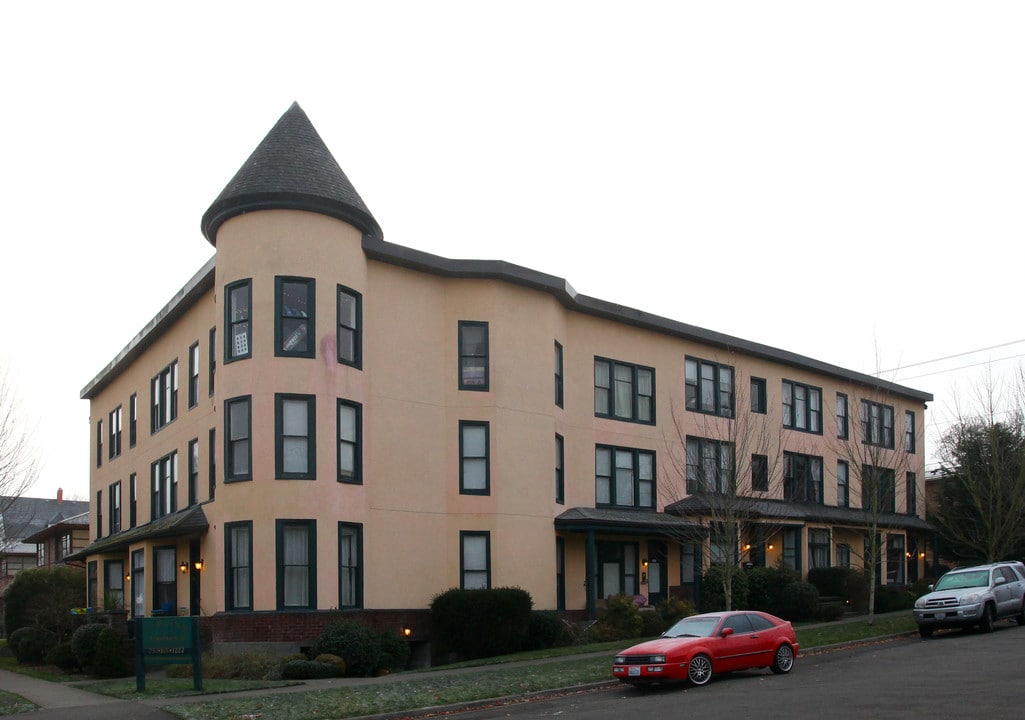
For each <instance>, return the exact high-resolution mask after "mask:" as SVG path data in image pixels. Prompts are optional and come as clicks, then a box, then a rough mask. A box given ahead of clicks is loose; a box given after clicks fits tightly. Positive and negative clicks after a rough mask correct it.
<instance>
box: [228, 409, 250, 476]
mask: <svg viewBox="0 0 1025 720" xmlns="http://www.w3.org/2000/svg"><path fill="white" fill-rule="evenodd" d="M251 408H252V398H251V397H249V396H248V395H247V396H245V397H238V398H232V399H231V400H226V401H225V403H224V418H225V423H226V425H227V428H225V432H224V480H225V482H232V481H234V480H252V479H253V473H252V468H251V466H252V459H253V450H252V446H251V444H250V442H249V438H250V437H251V436H252V420H251V417H250V415H251Z"/></svg>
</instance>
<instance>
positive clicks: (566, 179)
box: [0, 0, 1025, 499]
mask: <svg viewBox="0 0 1025 720" xmlns="http://www.w3.org/2000/svg"><path fill="white" fill-rule="evenodd" d="M1023 35H1025V3H1021V2H1017V1H1015V2H987V3H964V2H937V1H930V2H899V1H896V0H888V1H887V2H858V3H851V2H844V3H837V2H825V1H823V0H816V1H814V2H765V1H764V0H759V1H758V2H685V1H679V0H678V1H676V2H665V3H653V2H632V3H624V2H620V3H604V2H594V1H590V2H556V1H555V0H548V1H547V2H536V3H535V2H524V1H520V2H516V3H502V4H499V3H490V2H480V1H478V2H467V3H453V2H445V1H444V0H441V1H436V2H387V1H384V2H359V3H345V2H331V3H328V2H323V3H306V2H301V1H300V2H294V1H293V2H291V3H287V4H283V3H280V2H276V3H273V4H270V3H260V2H247V3H234V2H216V3H215V2H204V3H194V2H179V3H176V4H174V5H173V6H166V5H155V4H152V3H138V2H132V3H111V2H90V3H81V2H75V3H70V2H68V3H63V2H56V3H33V2H21V3H6V4H4V5H3V6H2V8H0V67H2V68H3V84H2V89H0V110H2V112H0V129H2V132H0V238H2V243H3V248H4V251H3V262H2V265H0V267H2V280H3V281H2V282H0V319H2V322H0V327H2V329H3V338H4V339H3V340H2V341H0V362H4V363H6V364H7V365H8V367H9V372H10V373H11V377H13V378H14V379H15V380H16V384H17V390H18V393H19V395H20V397H21V400H22V403H23V405H24V410H25V414H26V422H30V423H34V425H35V427H36V431H35V434H34V438H35V441H36V443H37V445H38V446H39V447H40V448H41V450H42V452H43V454H44V455H45V458H46V467H45V470H44V472H43V474H42V477H41V478H40V481H39V482H38V484H37V486H36V487H35V488H34V490H33V492H32V494H33V495H38V496H43V497H51V496H53V494H54V493H56V489H57V488H58V487H63V488H64V491H65V496H74V497H79V498H82V499H84V498H86V496H87V494H88V473H89V462H88V456H89V443H90V442H91V431H90V427H89V407H88V403H87V402H86V401H83V400H80V399H79V394H80V392H81V390H82V388H83V387H84V386H85V385H86V384H87V383H88V382H89V381H90V380H91V379H92V378H93V377H94V376H95V375H96V374H97V373H98V372H99V371H100V370H102V369H103V368H104V367H105V366H106V365H107V363H109V362H110V361H111V360H112V359H113V358H114V356H115V355H116V354H117V353H118V352H119V351H120V350H121V349H122V348H123V347H124V346H125V345H126V344H127V343H128V342H129V341H130V340H131V339H132V337H133V336H134V335H135V334H136V333H137V332H138V331H139V330H141V329H142V328H143V327H144V326H145V325H146V323H147V322H149V320H150V319H151V318H152V317H153V316H154V315H155V314H156V313H157V312H158V311H159V310H160V308H161V307H162V306H163V305H164V304H165V303H166V302H167V301H168V300H169V299H170V298H171V297H172V296H173V295H174V294H175V292H177V290H178V289H179V288H181V287H182V286H183V285H184V284H185V283H186V282H187V281H188V280H189V278H190V277H192V275H193V274H194V273H195V272H196V271H197V270H198V269H199V268H200V266H201V265H202V264H203V263H204V262H205V261H206V260H207V259H208V258H209V257H210V256H211V255H212V254H213V248H212V247H211V246H210V245H209V243H207V241H206V240H205V239H204V238H203V236H202V234H201V233H200V231H199V223H200V217H201V216H202V214H203V212H204V211H205V210H206V208H207V207H208V206H209V205H210V203H211V202H212V201H213V200H214V198H215V197H216V196H217V195H218V193H219V192H220V191H221V189H222V188H223V187H224V185H225V184H227V182H228V181H229V180H230V179H231V177H232V176H233V175H234V173H235V172H236V170H238V168H239V167H240V166H241V165H242V163H243V162H244V161H245V160H246V158H247V157H248V156H249V154H250V153H251V152H252V150H253V149H254V148H255V147H256V145H257V144H258V143H259V142H260V141H261V140H262V139H263V137H264V135H265V134H266V133H267V132H268V131H269V130H270V128H271V127H272V126H273V125H274V123H275V122H276V121H277V119H278V118H279V117H280V116H281V114H282V113H284V112H285V111H286V110H287V109H288V107H289V105H290V104H291V103H292V101H298V102H299V104H300V105H301V106H302V107H303V109H304V110H305V111H306V113H307V114H308V115H309V117H310V120H311V121H312V122H313V124H314V126H315V127H316V128H317V130H318V131H319V132H320V134H321V136H322V137H323V138H324V141H325V142H326V143H327V146H328V148H329V149H330V150H331V151H332V153H333V154H334V155H335V157H336V159H337V160H338V162H339V164H340V165H341V167H342V169H343V170H344V171H345V172H346V174H347V175H348V176H349V179H350V180H351V181H352V183H353V184H354V186H355V187H356V189H357V191H358V192H359V193H360V194H361V195H362V197H363V199H364V200H365V202H366V204H367V206H368V207H369V208H370V210H371V212H372V213H373V214H374V216H375V217H376V218H377V220H378V222H379V223H380V225H381V227H382V228H383V230H384V235H385V239H387V240H389V241H391V242H394V243H398V244H400V245H405V246H409V247H413V248H417V249H420V250H424V251H427V252H430V253H435V254H438V255H442V256H446V257H453V258H489V259H502V260H507V261H510V262H514V263H517V264H520V265H525V266H527V267H530V268H533V269H536V270H540V271H543V272H547V273H550V274H553V275H558V276H561V277H564V278H566V279H567V280H568V281H569V282H570V284H571V285H572V286H573V287H574V288H575V289H576V290H577V291H578V292H580V293H584V294H587V295H593V296H596V297H599V298H602V299H605V300H610V301H613V302H617V303H621V304H624V305H628V306H631V307H635V308H639V309H641V310H645V311H649V312H653V313H656V314H659V315H663V316H666V317H669V318H673V319H675V320H680V321H683V322H687V323H691V324H694V325H698V326H701V327H706V328H710V329H713V330H717V331H720V332H724V333H729V334H732V335H736V336H739V337H742V338H746V339H749V340H754V341H758V342H762V343H766V344H768V345H772V346H775V347H778V348H783V349H786V350H790V351H793V352H797V353H801V354H804V355H808V356H810V357H813V358H816V359H819V360H823V361H827V362H831V363H834V364H837V365H841V366H844V367H847V368H850V369H853V370H858V371H862V372H868V373H873V372H875V371H877V370H887V371H890V370H892V369H893V368H897V367H901V368H903V369H901V370H900V371H898V372H887V373H885V377H887V379H891V380H896V381H897V382H901V383H904V384H906V385H909V386H911V387H914V388H916V389H920V390H925V391H928V392H932V393H933V394H934V395H935V396H936V402H934V403H932V404H931V405H930V413H929V417H928V418H927V423H928V432H929V436H930V437H935V435H936V433H938V432H939V431H941V430H942V428H943V426H944V425H945V424H946V423H947V422H948V421H949V417H950V413H951V407H952V399H953V398H954V397H955V395H956V394H958V393H960V394H961V395H962V396H964V395H965V394H966V393H967V391H968V390H969V389H970V387H971V386H972V384H975V383H978V382H979V381H980V378H981V377H982V373H983V372H984V371H985V370H986V368H987V367H989V368H991V369H992V371H993V372H994V374H996V375H997V376H999V377H1006V376H1008V375H1010V374H1011V373H1013V372H1016V371H1017V370H1018V368H1019V367H1020V365H1021V357H1022V355H1023V354H1025V327H1023V323H1022V321H1021V305H1022V302H1021V298H1022V290H1021V283H1020V280H1019V278H1020V275H1021V272H1022V260H1023V254H1025V251H1023V249H1022V248H1023V242H1022V241H1023V229H1025V219H1023V215H1025V213H1023V198H1025V132H1023V128H1025V87H1023V73H1025V43H1023V42H1022V37H1023ZM997 346H1001V347H997ZM980 350H981V352H975V351H980ZM952 355H958V356H959V357H956V358H952V359H951V360H948V361H946V362H943V363H933V362H928V361H932V360H935V359H937V358H943V357H947V356H952ZM182 359H183V360H184V358H182ZM919 363H924V364H919ZM987 364H988V365H987ZM951 368H960V369H956V370H953V369H951ZM104 410H106V408H105V409H104ZM933 459H934V458H933V457H932V456H930V457H929V458H927V460H930V461H931V460H933Z"/></svg>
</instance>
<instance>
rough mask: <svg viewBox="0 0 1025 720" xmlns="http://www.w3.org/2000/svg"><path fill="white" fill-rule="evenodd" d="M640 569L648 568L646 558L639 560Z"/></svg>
mask: <svg viewBox="0 0 1025 720" xmlns="http://www.w3.org/2000/svg"><path fill="white" fill-rule="evenodd" d="M641 567H643V568H646V567H648V558H641Z"/></svg>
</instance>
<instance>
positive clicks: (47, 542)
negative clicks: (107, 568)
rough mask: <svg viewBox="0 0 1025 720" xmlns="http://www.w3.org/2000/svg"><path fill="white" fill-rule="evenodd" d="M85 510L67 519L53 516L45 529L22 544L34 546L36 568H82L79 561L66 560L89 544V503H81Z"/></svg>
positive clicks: (33, 534) (27, 538) (38, 531)
mask: <svg viewBox="0 0 1025 720" xmlns="http://www.w3.org/2000/svg"><path fill="white" fill-rule="evenodd" d="M81 504H82V505H85V506H86V510H84V511H83V512H81V513H79V514H78V515H72V516H71V517H69V518H65V517H62V516H54V517H53V518H51V519H50V521H49V523H48V524H47V526H46V527H44V528H42V529H40V530H37V531H36V532H34V533H32V534H31V535H29V536H28V537H26V538H25V539H24V540H23V542H24V543H25V544H30V543H35V545H36V566H37V567H56V566H57V565H76V566H80V567H84V565H83V563H82V562H81V561H74V560H69V559H68V558H69V557H70V556H71V555H72V554H73V553H77V552H78V551H80V550H82V549H84V548H85V547H86V545H88V544H89V510H88V507H89V503H87V502H83V503H81Z"/></svg>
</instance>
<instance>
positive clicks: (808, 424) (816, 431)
mask: <svg viewBox="0 0 1025 720" xmlns="http://www.w3.org/2000/svg"><path fill="white" fill-rule="evenodd" d="M788 385H789V386H790V410H789V412H788V410H787V386H788ZM795 388H803V389H804V390H805V396H804V425H805V426H804V427H800V426H799V425H798V423H797V404H796V402H795V401H794V397H795ZM813 392H814V393H817V394H818V398H819V409H818V411H817V412H813V411H812V407H811V406H812V403H811V398H812V393H813ZM788 414H789V418H788V417H787V416H788ZM816 417H817V420H818V427H817V428H813V427H812V418H816ZM788 419H789V424H788V422H787V421H788ZM783 427H785V428H786V429H787V430H796V431H797V432H804V433H809V434H811V435H821V434H822V388H820V387H816V386H814V385H808V384H807V383H802V382H797V381H796V380H783Z"/></svg>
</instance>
